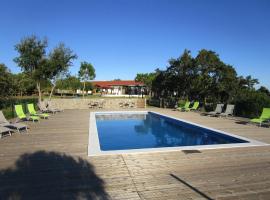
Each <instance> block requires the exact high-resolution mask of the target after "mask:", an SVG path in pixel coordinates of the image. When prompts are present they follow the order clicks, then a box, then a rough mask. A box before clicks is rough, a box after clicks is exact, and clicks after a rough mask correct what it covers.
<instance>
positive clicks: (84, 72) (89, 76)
mask: <svg viewBox="0 0 270 200" xmlns="http://www.w3.org/2000/svg"><path fill="white" fill-rule="evenodd" d="M79 77H80V79H81V80H82V81H83V98H84V92H85V83H86V81H89V80H93V79H94V78H95V77H96V73H95V68H94V67H93V65H92V64H91V63H88V62H81V67H80V70H79Z"/></svg>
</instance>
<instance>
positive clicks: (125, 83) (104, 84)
mask: <svg viewBox="0 0 270 200" xmlns="http://www.w3.org/2000/svg"><path fill="white" fill-rule="evenodd" d="M92 83H93V85H94V86H97V87H101V88H111V86H143V85H144V84H143V83H142V82H137V81H133V80H127V81H92Z"/></svg>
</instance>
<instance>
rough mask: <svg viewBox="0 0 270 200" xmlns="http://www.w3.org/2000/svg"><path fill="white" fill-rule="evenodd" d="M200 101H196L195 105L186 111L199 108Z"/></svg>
mask: <svg viewBox="0 0 270 200" xmlns="http://www.w3.org/2000/svg"><path fill="white" fill-rule="evenodd" d="M199 105H200V102H199V101H195V102H194V104H193V106H192V107H191V108H187V109H186V111H190V110H197V109H198V108H199Z"/></svg>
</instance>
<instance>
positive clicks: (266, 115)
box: [250, 108, 270, 126]
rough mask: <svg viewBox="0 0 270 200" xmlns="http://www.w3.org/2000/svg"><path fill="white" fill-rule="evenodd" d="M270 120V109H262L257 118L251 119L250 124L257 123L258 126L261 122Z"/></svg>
mask: <svg viewBox="0 0 270 200" xmlns="http://www.w3.org/2000/svg"><path fill="white" fill-rule="evenodd" d="M268 120H270V108H264V109H263V111H262V114H261V116H260V117H259V118H254V119H251V120H250V121H251V122H254V123H258V124H260V126H261V125H262V123H263V122H266V121H268Z"/></svg>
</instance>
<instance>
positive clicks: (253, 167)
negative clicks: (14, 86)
mask: <svg viewBox="0 0 270 200" xmlns="http://www.w3.org/2000/svg"><path fill="white" fill-rule="evenodd" d="M151 110H154V111H157V112H161V113H165V114H168V115H171V116H174V117H179V118H183V119H186V120H190V121H192V122H195V123H199V124H202V125H206V126H209V127H212V128H217V129H220V130H224V131H228V132H231V133H234V134H238V135H241V136H245V137H249V138H252V139H256V140H259V141H262V142H266V143H270V128H261V127H256V126H254V125H241V124H237V123H235V121H233V120H229V119H221V118H210V117H203V116H200V115H199V114H198V113H191V112H189V113H180V112H177V111H171V110H166V109H157V108H155V109H151ZM89 112H90V111H89V110H66V111H65V112H63V113H59V114H56V115H54V116H51V117H50V119H49V120H42V121H41V122H40V123H29V125H30V127H31V130H30V131H29V134H17V133H16V134H14V135H12V136H11V137H5V138H3V139H1V140H0V199H134V200H135V199H153V200H154V199H166V200H167V199H177V200H180V199H185V200H189V199H233V200H237V199H270V146H264V147H246V148H233V149H219V150H204V151H202V152H201V153H190V154H189V153H184V152H181V151H178V152H164V153H144V154H129V155H113V156H98V157H88V156H87V142H88V127H89Z"/></svg>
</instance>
